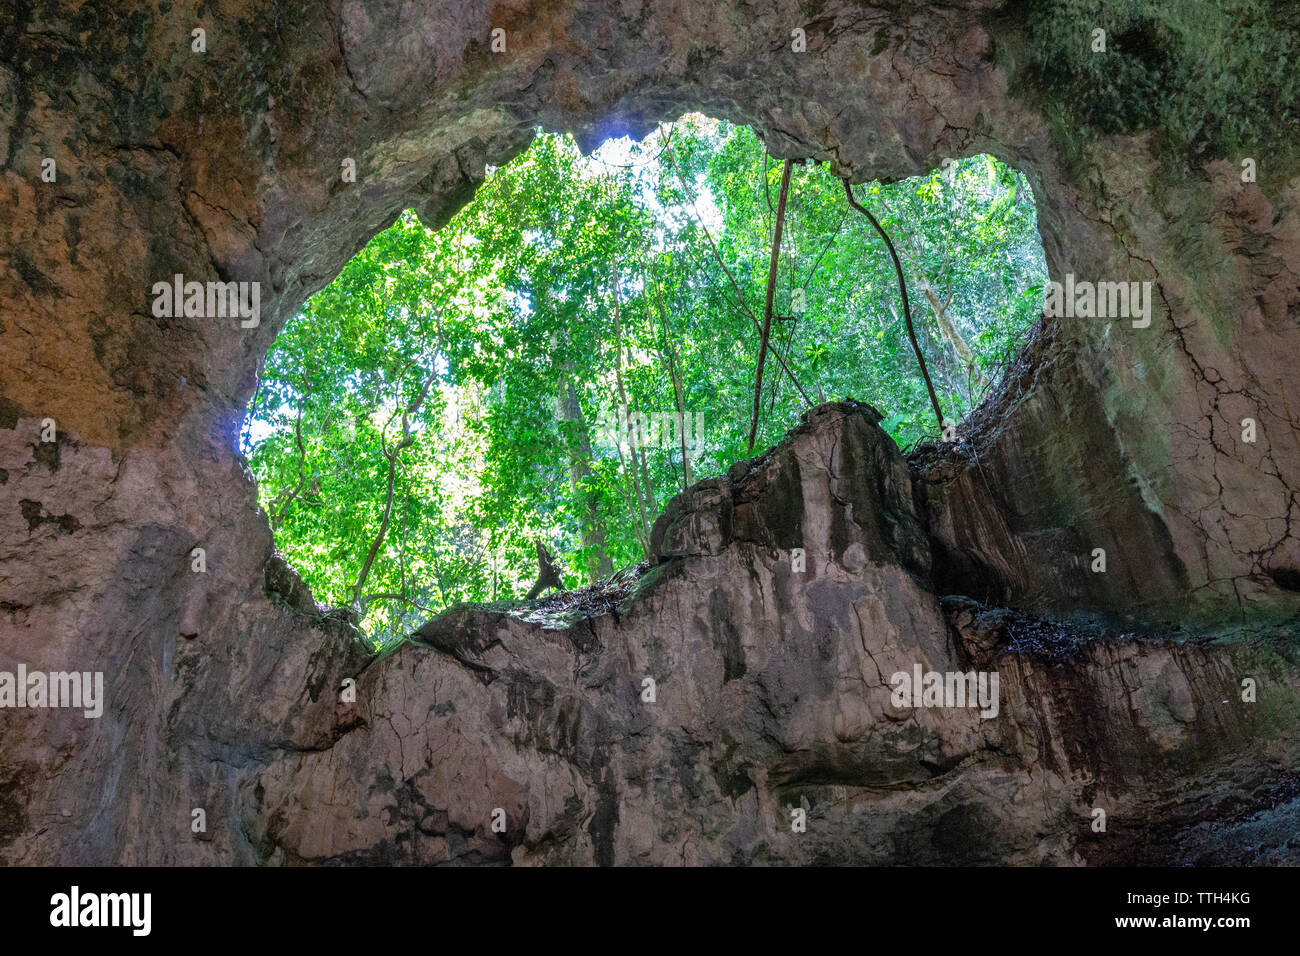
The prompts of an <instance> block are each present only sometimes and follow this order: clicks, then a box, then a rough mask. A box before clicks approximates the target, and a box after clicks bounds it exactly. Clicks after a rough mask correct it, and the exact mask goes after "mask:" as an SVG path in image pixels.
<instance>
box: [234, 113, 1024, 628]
mask: <svg viewBox="0 0 1300 956" xmlns="http://www.w3.org/2000/svg"><path fill="white" fill-rule="evenodd" d="M852 195H853V196H854V197H855V199H856V202H857V203H858V204H860V205H862V206H864V207H865V208H866V209H868V210H870V211H871V212H873V213H874V215H875V217H876V218H877V220H878V222H879V223H880V225H881V227H882V228H883V231H884V233H885V234H886V235H888V236H889V237H890V241H891V243H892V245H893V246H894V250H895V251H896V253H897V256H898V262H899V266H898V271H901V272H902V278H903V281H904V283H905V286H906V288H907V290H908V292H909V293H910V319H911V322H908V321H907V318H908V316H905V315H904V312H903V304H902V298H901V296H900V289H899V283H898V275H897V272H896V270H895V267H894V265H893V261H892V258H891V254H890V250H889V249H888V247H887V245H886V243H885V242H884V241H882V237H881V235H880V234H879V233H878V232H877V231H876V230H874V229H873V228H872V225H871V224H870V223H869V222H868V220H867V219H866V218H864V217H863V216H862V215H860V214H859V211H858V210H856V209H855V208H854V207H853V206H851V205H850V203H849V202H848V201H846V196H845V186H844V184H843V183H842V182H841V181H840V180H839V179H837V178H836V176H835V173H834V171H833V170H832V169H831V168H830V167H829V166H828V165H827V164H824V163H823V164H816V163H814V162H813V161H811V160H808V161H803V160H793V161H785V160H783V159H778V158H774V157H772V156H771V155H769V153H768V152H767V150H766V148H765V146H764V144H763V142H762V140H760V139H759V137H758V136H757V135H756V134H755V133H754V131H753V130H751V129H750V128H749V127H746V126H739V125H734V124H731V123H727V122H724V121H718V120H714V119H710V118H708V117H705V116H702V115H699V114H688V115H687V116H684V117H682V118H681V119H679V120H678V121H676V122H674V123H671V124H663V125H661V126H659V127H658V128H656V129H655V130H653V131H652V132H651V133H650V134H649V135H648V136H646V137H645V138H644V139H643V140H641V141H635V140H632V139H630V138H628V137H619V138H615V139H610V140H606V141H605V142H604V143H603V144H601V145H600V146H599V147H597V148H596V149H594V150H593V151H591V152H590V153H589V154H587V155H583V153H582V152H581V151H580V150H579V148H578V147H577V145H576V144H575V142H574V140H573V138H572V137H571V136H568V135H565V134H552V133H547V132H543V131H541V130H538V131H537V135H536V138H535V139H534V140H533V142H532V143H531V145H529V146H528V148H527V149H526V150H525V151H524V152H523V153H522V154H520V155H519V156H518V157H516V158H515V159H514V160H512V161H510V162H509V163H508V164H507V165H505V166H502V167H500V168H492V167H489V169H488V174H487V177H486V179H485V180H484V182H483V183H482V184H481V185H480V187H479V188H478V190H477V192H476V194H475V195H474V197H473V198H472V199H471V200H470V201H469V203H468V204H467V205H466V206H465V207H464V208H463V209H461V210H460V212H459V213H457V215H455V216H454V217H453V218H452V219H451V220H450V221H449V222H448V223H447V224H445V225H444V226H443V227H442V228H440V229H436V230H434V229H430V228H427V227H426V226H425V225H424V224H422V223H421V222H420V221H419V219H418V218H417V217H416V216H415V214H414V213H413V212H411V211H409V210H408V211H406V212H404V213H403V214H401V215H400V216H399V217H398V218H397V220H396V221H395V222H394V223H392V225H391V226H389V227H388V228H387V229H385V230H383V231H382V232H380V233H379V234H378V235H376V236H375V237H374V238H373V239H372V240H371V241H370V242H369V244H368V245H367V246H366V247H365V248H364V249H363V250H362V251H361V252H360V253H359V254H358V255H357V256H355V257H354V258H353V259H352V261H351V262H349V263H348V265H347V266H346V267H345V268H344V269H343V271H342V272H341V273H340V274H339V275H338V276H337V277H336V278H335V279H334V281H333V282H331V283H330V284H329V285H328V286H327V287H326V288H324V289H322V290H321V291H320V292H318V293H317V294H316V295H314V296H312V297H311V299H310V300H308V302H306V303H305V304H304V306H303V307H302V309H301V310H300V311H299V313H298V314H297V315H296V316H295V317H294V318H293V319H291V320H290V321H289V322H288V323H287V324H286V325H285V327H284V328H283V330H282V331H281V332H280V333H279V335H278V337H277V338H276V340H275V343H274V345H273V347H272V349H271V351H270V353H269V354H268V356H267V358H266V360H265V362H264V365H263V367H262V369H261V370H260V374H259V380H258V384H257V387H256V389H255V391H254V394H253V396H252V398H251V400H250V403H249V406H248V409H247V411H246V416H245V419H244V423H243V427H242V429H241V445H242V448H241V450H242V451H243V453H244V454H245V455H246V456H247V458H248V460H249V463H250V465H251V467H252V469H253V471H254V473H255V474H256V476H257V478H258V484H259V498H260V502H261V504H262V507H263V508H264V510H265V511H266V514H267V516H268V518H269V520H270V522H271V526H272V530H273V533H274V536H275V541H276V545H277V547H278V549H279V550H280V552H281V553H282V554H283V555H284V557H285V558H286V560H288V561H289V563H291V564H292V565H294V567H295V568H296V569H297V571H298V572H299V574H300V575H301V576H302V578H303V580H304V581H305V582H306V583H307V584H308V585H309V586H310V587H311V589H312V591H313V593H314V595H315V597H316V598H317V600H318V601H320V602H321V603H324V604H328V605H332V606H337V607H342V608H348V609H350V613H351V615H352V616H353V619H354V620H355V621H357V622H358V623H362V622H364V623H363V626H362V629H363V631H364V633H365V634H366V635H367V637H368V639H369V640H370V641H371V643H372V644H373V645H374V647H375V648H376V649H377V650H378V649H383V648H385V647H390V646H394V645H395V643H396V642H399V641H400V640H401V639H402V637H403V636H404V635H406V634H408V633H410V631H412V630H413V629H414V628H415V627H416V626H417V625H418V624H419V623H420V622H421V621H423V620H426V619H428V618H429V617H430V616H431V615H432V614H434V613H436V612H438V611H441V610H443V609H445V608H447V607H449V606H451V605H452V604H454V603H457V602H460V601H496V600H502V599H512V598H518V597H520V596H522V595H523V593H524V592H525V591H526V590H528V587H529V584H530V583H533V581H534V579H535V578H537V577H538V567H539V561H540V562H542V563H543V564H544V563H545V562H546V561H547V560H548V559H551V558H552V557H553V556H554V557H555V558H558V560H557V562H556V580H557V582H558V584H559V585H560V586H562V587H566V588H573V587H577V586H580V585H584V584H589V583H593V582H596V581H600V580H604V579H608V578H610V577H611V576H613V575H616V574H625V573H627V572H628V571H629V569H633V568H635V567H636V566H637V565H638V564H639V563H640V562H642V561H643V560H645V558H646V557H647V555H648V553H649V551H650V537H651V529H652V527H653V524H654V521H655V519H656V517H657V516H658V515H659V514H660V513H661V511H662V510H663V507H664V505H665V504H666V503H667V502H668V500H669V499H670V498H671V497H672V496H673V495H674V494H676V493H677V492H680V491H682V490H683V488H684V487H686V486H688V485H689V484H691V483H693V482H694V481H698V480H700V479H701V478H706V477H710V476H713V475H717V474H721V473H724V472H726V470H727V469H728V468H729V466H731V464H732V463H733V462H735V461H737V460H740V459H744V458H750V457H753V456H754V455H757V454H760V453H761V452H762V451H763V450H764V449H766V448H768V447H770V446H771V445H772V444H774V443H776V442H777V441H778V440H779V439H780V438H781V437H782V436H783V435H784V434H785V432H786V431H787V430H788V429H789V428H791V427H793V426H794V425H796V424H797V423H798V421H799V419H800V416H801V415H802V414H803V412H805V411H806V410H807V409H808V408H810V407H812V406H814V405H817V404H821V403H823V402H827V401H834V400H839V399H844V398H849V397H852V398H855V399H858V400H861V401H866V402H869V403H871V404H872V405H874V406H876V407H877V408H878V409H879V410H880V411H881V412H882V414H883V416H884V417H883V420H882V421H881V423H880V424H881V427H882V428H883V429H885V430H886V431H887V432H888V433H889V434H890V435H891V437H892V438H893V439H894V440H895V441H896V442H897V443H898V444H899V445H900V446H901V447H904V448H907V447H911V446H913V445H915V444H917V443H918V442H921V441H925V440H933V441H939V442H958V441H960V440H961V432H962V424H963V423H964V421H965V420H966V417H967V416H968V415H969V413H970V412H971V411H972V410H973V409H975V408H976V407H978V406H979V405H980V404H981V402H983V401H984V400H985V399H986V398H988V397H989V396H990V395H991V394H992V393H993V392H994V391H995V389H996V387H997V384H998V381H999V379H1000V377H1001V375H1002V372H1003V371H1004V370H1005V368H1006V367H1007V366H1008V364H1009V363H1010V362H1011V360H1012V359H1013V357H1014V355H1015V354H1016V352H1017V350H1018V349H1019V348H1020V346H1021V345H1022V344H1023V342H1024V340H1025V338H1026V335H1027V334H1028V332H1029V330H1030V329H1031V328H1032V326H1033V325H1034V323H1035V321H1036V320H1037V319H1038V317H1039V315H1040V314H1041V311H1042V304H1043V296H1044V285H1045V282H1046V278H1047V276H1046V263H1045V258H1044V252H1043V246H1042V241H1041V238H1040V236H1039V233H1038V228H1037V218H1036V210H1035V205H1034V197H1033V193H1032V190H1031V188H1030V186H1029V183H1028V181H1027V180H1026V178H1025V177H1024V176H1023V174H1021V173H1019V172H1018V171H1016V170H1014V169H1011V168H1010V167H1007V166H1005V165H1004V164H1002V163H1001V162H1000V161H998V160H997V159H995V158H994V157H992V156H989V155H986V154H979V155H975V156H971V157H967V158H964V159H958V160H953V161H947V160H945V162H944V164H943V166H942V167H941V168H938V169H935V170H933V171H931V172H930V173H929V174H927V175H923V176H918V177H914V178H912V179H906V180H902V181H899V182H895V183H882V182H870V183H865V184H862V185H859V186H855V187H853V193H852ZM909 326H910V328H909ZM764 329H766V330H767V332H766V333H764V331H763V330H764ZM764 341H766V343H767V344H766V347H765V348H764V346H763V342H764ZM917 352H919V353H920V356H921V358H922V359H923V362H924V364H923V365H919V364H918V358H917V354H916V353H917ZM760 356H761V357H760ZM760 368H761V369H762V371H761V372H760ZM922 369H924V372H923V371H922ZM927 379H928V384H927ZM931 389H932V391H931ZM932 395H933V397H932ZM940 409H941V410H942V411H941V412H940ZM936 413H939V414H936ZM940 414H941V415H942V419H940V418H939V415H940Z"/></svg>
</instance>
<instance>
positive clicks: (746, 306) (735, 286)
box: [659, 126, 816, 405]
mask: <svg viewBox="0 0 1300 956" xmlns="http://www.w3.org/2000/svg"><path fill="white" fill-rule="evenodd" d="M659 138H660V139H664V142H665V144H666V143H667V140H666V139H665V138H664V130H663V127H662V126H661V127H659ZM665 152H666V153H667V154H668V162H669V163H670V164H671V165H672V167H673V172H675V173H676V174H677V180H678V182H680V183H681V184H682V192H683V193H685V195H686V201H687V202H689V203H690V205H691V213H692V214H693V215H694V216H695V221H696V223H698V224H699V227H700V231H701V232H703V233H704V238H705V239H707V240H709V248H711V249H712V250H713V258H714V259H716V260H717V262H718V265H719V266H721V267H722V271H723V272H725V273H726V274H727V278H728V279H730V280H731V288H732V289H734V290H735V292H736V299H737V300H738V301H739V302H740V307H741V309H743V310H744V312H745V314H746V315H748V316H749V321H750V322H752V323H753V325H754V330H755V331H756V332H758V333H759V334H760V335H761V334H762V332H763V327H762V326H761V325H759V324H758V317H757V316H756V315H754V312H753V310H752V309H750V307H749V303H748V302H746V301H745V293H743V292H741V291H740V284H739V283H738V282H736V277H735V276H734V275H732V274H731V270H730V269H728V268H727V263H726V262H724V261H723V259H722V253H720V252H719V251H718V246H717V243H715V242H714V241H713V235H712V234H711V233H710V232H709V227H708V226H706V225H704V220H703V218H701V216H700V211H699V210H698V209H696V208H695V198H694V196H692V195H691V190H690V187H688V186H687V185H686V177H684V176H683V175H682V171H681V169H679V168H678V166H677V160H676V158H675V157H674V156H673V151H672V149H671V148H668V149H666V150H665ZM772 354H773V355H775V356H776V360H777V361H778V362H780V363H781V367H782V368H783V369H785V372H786V374H787V375H789V376H790V381H791V382H793V383H794V387H795V388H797V389H798V390H799V394H800V395H802V396H803V400H804V401H805V402H807V403H808V404H809V405H814V404H816V403H815V402H814V401H813V400H812V399H811V398H809V397H808V393H807V392H805V391H804V390H803V386H802V385H800V384H799V379H798V378H796V377H795V374H794V372H792V371H791V370H790V366H789V365H788V364H787V363H786V360H785V358H784V357H783V356H782V355H781V353H780V352H778V351H776V350H775V349H773V350H772Z"/></svg>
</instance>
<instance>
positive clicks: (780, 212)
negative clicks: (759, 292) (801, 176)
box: [749, 159, 794, 451]
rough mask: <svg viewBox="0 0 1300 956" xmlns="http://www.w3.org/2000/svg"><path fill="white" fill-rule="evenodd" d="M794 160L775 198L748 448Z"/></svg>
mask: <svg viewBox="0 0 1300 956" xmlns="http://www.w3.org/2000/svg"><path fill="white" fill-rule="evenodd" d="M793 168H794V160H792V159H787V160H786V161H785V165H784V166H783V167H782V168H781V192H780V194H779V195H778V196H777V199H776V225H774V226H773V227H772V259H771V261H770V262H769V264H768V267H767V300H766V301H765V302H764V304H763V330H762V333H761V335H762V338H761V339H760V341H759V343H758V369H757V371H756V372H755V373H754V413H753V415H751V416H750V419H749V450H750V451H753V450H754V438H755V436H756V435H757V434H758V413H759V410H760V408H761V405H762V401H763V363H764V362H765V361H766V360H767V340H768V337H769V336H770V335H771V334H772V299H773V298H774V297H775V295H776V267H777V263H778V262H779V261H780V259H781V232H782V231H783V230H784V228H785V204H786V199H787V198H788V197H789V194H790V170H792V169H793Z"/></svg>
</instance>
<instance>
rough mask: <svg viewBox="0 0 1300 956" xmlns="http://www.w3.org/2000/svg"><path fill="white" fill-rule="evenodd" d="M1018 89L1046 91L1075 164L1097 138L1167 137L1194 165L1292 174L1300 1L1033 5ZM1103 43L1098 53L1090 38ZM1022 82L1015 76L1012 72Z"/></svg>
mask: <svg viewBox="0 0 1300 956" xmlns="http://www.w3.org/2000/svg"><path fill="white" fill-rule="evenodd" d="M1022 6H1023V8H1024V9H1023V10H1022V11H1020V12H1019V13H1018V19H1019V20H1020V22H1023V23H1024V24H1025V28H1026V33H1027V36H1028V56H1027V58H1026V59H1027V63H1026V64H1025V66H1026V69H1025V70H1024V72H1023V73H1022V74H1020V76H1019V78H1018V82H1017V89H1018V90H1020V91H1021V92H1022V93H1026V92H1028V91H1030V90H1034V91H1037V92H1038V94H1039V95H1040V96H1041V97H1042V99H1043V101H1044V103H1043V107H1044V113H1045V115H1047V116H1048V117H1049V118H1050V119H1051V120H1052V123H1053V127H1054V128H1055V130H1056V133H1057V136H1058V139H1059V140H1061V142H1062V146H1063V147H1064V148H1065V151H1066V152H1067V154H1070V155H1072V156H1073V157H1074V158H1075V159H1078V158H1079V155H1080V154H1081V152H1082V151H1083V150H1084V149H1085V148H1086V146H1087V144H1088V143H1089V142H1090V141H1091V140H1092V139H1093V138H1094V137H1095V136H1096V135H1097V134H1099V133H1120V134H1130V133H1136V132H1139V131H1141V130H1145V129H1152V128H1158V129H1159V130H1161V133H1160V136H1159V138H1158V141H1157V145H1158V146H1159V147H1160V148H1162V149H1163V150H1164V152H1165V154H1166V156H1167V157H1179V158H1180V159H1181V160H1182V161H1183V162H1185V163H1187V164H1194V163H1196V162H1201V161H1204V160H1207V159H1216V158H1225V157H1226V158H1228V159H1232V160H1237V159H1240V158H1241V157H1242V156H1253V157H1256V158H1257V159H1259V158H1262V157H1263V158H1267V159H1268V163H1267V164H1265V163H1261V166H1268V167H1272V168H1273V169H1277V170H1282V169H1289V170H1294V168H1295V162H1296V159H1297V156H1296V147H1297V142H1298V141H1300V137H1297V125H1300V114H1297V104H1300V69H1297V63H1298V62H1300V7H1297V6H1296V4H1295V3H1294V2H1292V0H1181V2H1168V0H1027V2H1025V3H1024V4H1022ZM1094 29H1102V30H1105V31H1106V51H1105V52H1104V53H1103V52H1094V51H1093V49H1092V39H1093V37H1092V31H1093V30H1094ZM1013 72H1014V71H1013Z"/></svg>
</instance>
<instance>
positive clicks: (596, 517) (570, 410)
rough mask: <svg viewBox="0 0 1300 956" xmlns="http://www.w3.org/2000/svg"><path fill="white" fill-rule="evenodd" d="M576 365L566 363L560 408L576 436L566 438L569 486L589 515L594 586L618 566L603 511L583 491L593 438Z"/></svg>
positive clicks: (585, 520) (586, 535)
mask: <svg viewBox="0 0 1300 956" xmlns="http://www.w3.org/2000/svg"><path fill="white" fill-rule="evenodd" d="M572 365H573V363H572V362H566V363H565V367H564V376H563V379H562V381H561V384H560V394H559V401H558V402H557V406H558V410H559V413H560V419H561V420H562V421H564V422H568V423H571V424H572V426H573V429H572V434H571V435H570V434H566V436H565V446H566V448H567V451H568V457H569V484H570V487H572V489H573V496H574V498H575V499H577V500H578V501H580V502H581V503H582V505H583V510H584V511H585V514H584V515H583V517H582V519H581V521H582V546H583V547H584V548H587V549H589V550H590V551H592V552H594V553H593V556H592V557H591V558H589V559H588V561H587V583H588V584H593V583H595V582H596V581H599V580H600V579H601V578H604V577H609V576H610V575H611V574H613V573H614V563H613V560H612V559H611V558H610V556H609V551H608V548H607V546H606V543H605V522H604V521H603V520H602V519H601V517H600V510H599V509H598V508H597V507H596V502H595V501H594V500H593V497H592V495H591V494H590V493H589V492H587V491H586V490H585V489H584V488H583V485H584V484H585V482H586V479H588V478H590V477H591V436H590V435H588V434H587V421H586V419H585V418H584V417H583V414H582V405H581V404H580V403H579V402H578V393H577V391H576V390H575V389H574V387H573V379H572V378H571V377H570V376H571V374H572V371H573V368H572Z"/></svg>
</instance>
